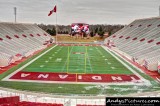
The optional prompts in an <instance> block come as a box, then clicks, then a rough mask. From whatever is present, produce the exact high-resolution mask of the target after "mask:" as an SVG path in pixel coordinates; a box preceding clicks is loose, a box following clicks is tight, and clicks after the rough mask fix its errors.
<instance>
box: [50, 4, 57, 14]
mask: <svg viewBox="0 0 160 106" xmlns="http://www.w3.org/2000/svg"><path fill="white" fill-rule="evenodd" d="M53 12H55V13H56V12H57V6H54V8H53V10H51V11H50V12H49V14H48V16H50V15H52V13H53Z"/></svg>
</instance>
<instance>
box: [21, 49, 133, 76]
mask: <svg viewBox="0 0 160 106" xmlns="http://www.w3.org/2000/svg"><path fill="white" fill-rule="evenodd" d="M23 71H27V72H65V73H84V74H85V73H86V74H88V73H96V74H123V73H125V74H132V72H131V71H130V70H128V69H127V68H126V67H125V66H123V65H122V64H121V63H120V62H118V61H117V60H116V59H115V58H114V57H113V56H111V55H110V54H109V53H108V52H106V51H105V50H104V49H103V48H102V47H100V46H56V47H55V48H54V49H52V50H51V51H49V52H48V53H46V54H45V55H43V56H42V57H40V58H39V59H37V60H36V61H34V62H33V63H32V64H31V65H29V66H27V67H26V68H25V69H23Z"/></svg>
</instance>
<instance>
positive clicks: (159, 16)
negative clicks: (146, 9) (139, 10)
mask: <svg viewBox="0 0 160 106" xmlns="http://www.w3.org/2000/svg"><path fill="white" fill-rule="evenodd" d="M159 17H160V6H159Z"/></svg>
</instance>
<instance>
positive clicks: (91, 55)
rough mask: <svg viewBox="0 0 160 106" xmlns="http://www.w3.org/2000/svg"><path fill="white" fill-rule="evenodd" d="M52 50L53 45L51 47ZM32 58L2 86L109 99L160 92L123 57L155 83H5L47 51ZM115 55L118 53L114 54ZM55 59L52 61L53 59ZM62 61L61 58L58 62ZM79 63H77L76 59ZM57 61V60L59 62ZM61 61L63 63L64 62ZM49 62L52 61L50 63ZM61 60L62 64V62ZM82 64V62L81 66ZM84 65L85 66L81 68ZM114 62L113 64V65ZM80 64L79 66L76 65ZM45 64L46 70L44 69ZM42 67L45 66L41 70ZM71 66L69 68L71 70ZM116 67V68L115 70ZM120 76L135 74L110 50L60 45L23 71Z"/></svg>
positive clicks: (0, 78)
mask: <svg viewBox="0 0 160 106" xmlns="http://www.w3.org/2000/svg"><path fill="white" fill-rule="evenodd" d="M51 47H52V46H51ZM51 47H49V48H46V49H45V50H44V51H42V52H40V53H38V54H37V55H34V56H32V57H31V58H29V59H28V60H26V61H24V62H22V63H21V64H19V65H17V66H15V67H13V68H12V69H10V70H8V71H7V72H5V73H3V74H1V75H0V80H1V81H0V87H5V88H12V89H17V90H25V91H34V92H45V93H51V94H54V95H55V94H57V95H59V94H60V95H73V94H78V95H83V94H84V95H89V96H90V95H92V96H93V95H95V96H98V95H106V96H116V95H117V96H121V95H126V94H132V93H140V92H148V91H149V92H152V91H159V90H160V84H159V83H157V82H156V81H155V80H154V79H152V78H151V77H150V76H148V75H146V74H144V73H141V72H140V71H138V70H137V69H136V68H134V67H133V66H131V65H129V64H128V63H126V62H125V60H123V59H122V58H120V57H118V56H117V58H119V59H121V60H122V61H123V62H124V63H126V64H127V65H128V66H129V67H130V68H132V69H133V70H134V71H136V72H137V73H138V74H140V75H141V76H143V77H144V78H145V79H147V80H148V81H150V82H151V84H152V85H151V86H148V85H143V84H142V85H123V84H121V85H118V84H116V85H106V86H104V87H101V85H92V84H77V83H75V84H59V83H57V84H56V83H43V82H42V83H35V82H16V81H14V82H12V81H2V79H3V78H4V77H6V76H8V75H9V74H11V73H13V72H14V71H16V70H17V69H19V68H20V67H22V66H23V65H25V64H27V63H29V62H30V61H32V60H33V59H35V58H36V57H38V56H39V55H41V54H42V53H44V52H45V51H46V50H48V49H50V48H51ZM73 52H83V54H78V53H77V54H74V53H73ZM113 54H114V53H113ZM50 57H52V58H50ZM57 58H61V59H57ZM74 59H75V60H76V61H77V62H73V60H74ZM56 60H57V61H56ZM60 60H61V62H60ZM46 61H48V62H46ZM58 61H59V62H58ZM80 62H81V63H80ZM82 63H85V64H83V65H82V66H81V64H82ZM110 63H111V64H110ZM73 64H74V65H78V66H73ZM42 65H43V67H42ZM40 66H41V67H40ZM67 67H68V68H67ZM76 67H77V68H78V67H80V69H81V70H75V69H76ZM111 67H115V69H113V68H111ZM85 69H86V73H110V74H111V73H113V74H114V73H118V74H131V72H130V71H129V70H128V69H127V68H126V67H124V66H123V65H122V64H121V63H120V62H118V61H117V60H116V59H115V58H114V57H112V56H111V55H110V54H109V53H108V52H107V51H105V50H104V49H103V48H102V47H100V46H99V47H92V46H87V47H85V46H56V47H55V48H53V49H52V50H51V51H49V52H48V53H46V54H45V55H43V56H42V57H40V58H39V59H38V60H36V61H34V62H33V63H32V64H30V65H29V66H28V67H26V68H25V69H23V71H30V72H67V71H68V72H69V73H76V72H78V73H84V72H85Z"/></svg>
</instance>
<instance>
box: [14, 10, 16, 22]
mask: <svg viewBox="0 0 160 106" xmlns="http://www.w3.org/2000/svg"><path fill="white" fill-rule="evenodd" d="M14 15H15V20H14V22H15V23H16V21H17V20H16V15H17V8H16V7H14Z"/></svg>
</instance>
